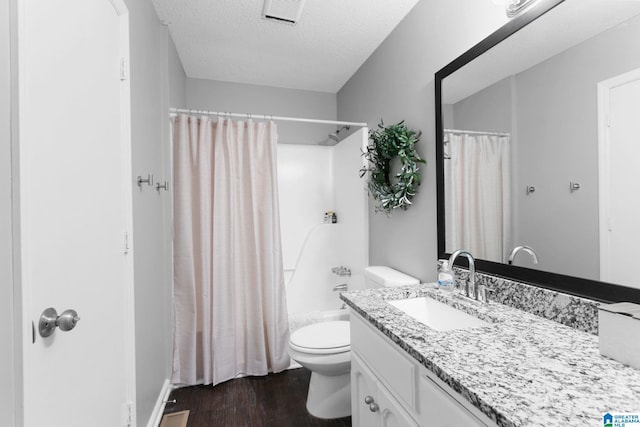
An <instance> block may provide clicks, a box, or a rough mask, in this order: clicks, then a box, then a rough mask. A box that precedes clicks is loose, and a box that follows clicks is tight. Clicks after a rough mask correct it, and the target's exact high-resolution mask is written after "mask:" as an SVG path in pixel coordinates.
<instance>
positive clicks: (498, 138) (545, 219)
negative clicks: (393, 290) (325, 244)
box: [435, 0, 640, 303]
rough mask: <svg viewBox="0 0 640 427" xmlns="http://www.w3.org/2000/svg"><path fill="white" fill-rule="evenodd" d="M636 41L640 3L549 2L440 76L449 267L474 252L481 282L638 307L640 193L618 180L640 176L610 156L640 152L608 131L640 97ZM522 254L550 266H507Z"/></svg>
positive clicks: (442, 214) (441, 243)
mask: <svg viewBox="0 0 640 427" xmlns="http://www.w3.org/2000/svg"><path fill="white" fill-rule="evenodd" d="M638 40H640V2H638V1H632V0H619V1H609V0H538V1H537V2H536V4H534V6H533V7H530V8H529V9H527V10H526V11H525V12H524V13H522V14H521V15H518V16H516V17H515V18H513V19H512V20H511V21H510V22H509V23H507V24H506V25H504V26H503V27H501V28H500V29H498V30H497V31H496V32H494V33H493V34H491V35H490V36H489V37H487V38H486V39H484V40H482V41H481V42H480V43H478V44H477V45H475V46H474V47H472V48H471V49H470V50H468V51H467V52H465V53H464V54H462V55H461V56H460V57H458V58H457V59H455V60H454V61H453V62H451V63H450V64H448V65H447V66H445V67H444V68H442V69H441V70H440V71H438V72H437V73H436V75H435V95H436V97H435V98H436V174H437V199H438V206H437V214H438V257H439V258H447V257H449V255H450V253H451V252H453V251H454V250H455V249H459V248H465V249H469V250H470V251H471V253H473V254H474V256H476V259H477V261H476V269H477V270H478V271H481V272H485V273H489V274H494V275H497V276H501V277H505V278H508V279H512V280H516V281H521V282H526V283H530V284H534V285H536V286H540V287H544V288H548V289H553V290H557V291H560V292H565V293H569V294H572V295H577V296H582V297H587V298H591V299H595V300H598V301H604V302H617V301H633V302H637V303H640V275H639V274H634V271H633V270H634V268H633V266H634V264H635V263H634V260H633V256H634V255H635V252H636V251H635V245H634V243H635V242H634V241H633V239H635V237H636V236H637V237H640V225H638V227H637V228H636V226H635V222H638V223H640V221H636V220H635V218H640V195H636V194H635V193H638V192H636V191H634V190H632V189H631V187H627V185H631V183H630V181H629V180H630V179H633V176H630V175H629V174H626V175H624V176H617V175H616V173H617V171H634V172H635V170H636V169H639V168H637V166H636V167H634V166H633V163H625V164H623V163H618V162H622V161H623V160H624V158H631V160H635V159H636V158H634V157H633V156H632V155H630V154H629V153H630V152H629V151H625V150H624V149H622V148H620V149H618V148H615V149H614V148H611V147H619V146H620V147H622V146H623V145H620V144H618V143H615V144H614V143H612V141H613V142H615V141H616V140H614V138H617V140H618V141H621V140H624V141H631V142H629V143H628V145H629V146H630V147H631V146H633V145H637V146H638V147H640V133H638V134H632V137H628V135H630V134H629V133H627V134H625V133H620V132H621V131H620V130H618V129H623V131H625V132H629V129H627V128H624V127H621V125H619V123H621V121H617V122H615V126H612V125H611V117H623V116H625V114H623V113H620V111H625V108H627V109H628V108H632V109H635V108H636V105H640V101H638V102H639V103H638V104H632V106H631V107H628V105H630V104H628V103H626V102H627V101H624V99H626V98H634V96H627V95H625V94H628V93H637V92H629V91H630V90H632V89H631V88H632V87H633V88H634V89H633V90H640V41H638ZM625 79H626V80H625ZM635 82H637V83H635ZM623 84H628V86H624V90H622V89H620V88H623ZM636 86H637V89H635V87H636ZM621 94H622V95H621ZM625 97H626V98H625ZM635 98H638V99H640V97H637V96H635ZM635 98H634V99H635ZM618 99H620V100H621V101H618ZM614 100H615V102H614ZM634 102H635V101H634ZM603 106H605V107H603ZM637 111H640V110H637ZM637 111H636V113H635V116H636V117H637V116H638V114H637ZM614 114H615V115H614ZM630 116H633V115H632V114H631V115H630ZM635 121H638V120H637V119H636V120H635ZM612 127H613V128H614V129H616V130H615V132H614V130H611V129H610V128H612ZM631 129H632V130H633V129H638V128H637V127H636V128H631ZM616 132H617V133H616ZM625 135H627V136H625ZM633 142H635V144H633ZM625 146H626V145H625ZM478 147H482V148H481V149H480V148H478ZM488 152H489V153H491V154H487V153H488ZM496 153H497V154H496ZM638 155H639V156H640V151H639V152H638ZM496 156H497V157H496ZM618 175H620V174H618ZM638 178H639V180H637V181H635V182H638V181H640V172H638ZM621 180H626V181H621ZM623 182H626V183H627V185H625V186H624V187H625V188H627V190H630V191H626V194H624V195H623V191H617V192H616V191H615V189H616V188H620V186H621V183H623ZM486 183H490V184H486ZM636 199H637V200H638V203H636V202H635V200H636ZM636 204H637V208H636V207H635V205H636ZM469 206H472V207H471V208H470V207H469ZM487 206H488V207H487ZM622 213H625V214H626V216H627V217H628V218H627V219H626V221H627V222H628V223H629V225H625V224H626V223H625V222H624V221H625V219H624V218H622ZM612 223H613V224H614V225H613V226H612V225H611V224H612ZM612 230H613V232H612ZM617 236H620V237H617ZM620 239H623V240H620ZM518 246H528V247H531V248H533V249H534V250H535V253H536V254H537V257H538V259H539V261H540V262H539V263H538V264H533V258H532V257H529V256H528V255H527V254H526V253H525V254H519V255H517V256H516V257H513V256H512V258H513V259H512V261H513V264H510V263H509V255H510V254H511V251H512V250H513V249H514V248H515V247H518ZM627 253H628V254H629V257H628V259H626V260H625V258H627V256H626V254H627ZM636 276H638V277H636Z"/></svg>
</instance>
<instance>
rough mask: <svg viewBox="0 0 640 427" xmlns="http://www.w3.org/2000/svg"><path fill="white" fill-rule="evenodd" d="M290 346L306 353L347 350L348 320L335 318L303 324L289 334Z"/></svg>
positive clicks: (349, 335) (348, 336) (348, 345)
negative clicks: (328, 320) (333, 319)
mask: <svg viewBox="0 0 640 427" xmlns="http://www.w3.org/2000/svg"><path fill="white" fill-rule="evenodd" d="M289 342H290V343H291V346H292V347H293V348H294V349H296V350H298V351H302V352H307V353H339V352H344V351H348V350H349V349H350V345H351V334H350V333H349V322H348V321H346V320H335V321H331V322H320V323H314V324H313V325H309V326H304V327H302V328H300V329H298V330H296V331H294V332H293V333H292V334H291V337H290V338H289Z"/></svg>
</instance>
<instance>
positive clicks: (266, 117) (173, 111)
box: [169, 108, 369, 127]
mask: <svg viewBox="0 0 640 427" xmlns="http://www.w3.org/2000/svg"><path fill="white" fill-rule="evenodd" d="M169 114H170V115H171V116H175V115H177V114H201V115H205V116H221V117H241V118H245V119H258V120H277V121H281V122H305V123H319V124H324V125H342V126H355V127H368V126H369V125H368V124H366V123H356V122H341V121H337V120H318V119H303V118H300V117H281V116H272V115H268V114H250V113H225V112H217V111H206V110H189V109H185V108H169Z"/></svg>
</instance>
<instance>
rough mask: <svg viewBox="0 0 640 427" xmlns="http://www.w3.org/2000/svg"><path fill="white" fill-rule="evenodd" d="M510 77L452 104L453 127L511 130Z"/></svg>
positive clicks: (491, 130)
mask: <svg viewBox="0 0 640 427" xmlns="http://www.w3.org/2000/svg"><path fill="white" fill-rule="evenodd" d="M511 104H512V103H511V78H509V77H508V78H506V79H502V80H500V81H499V82H497V83H494V84H492V85H491V86H489V87H488V88H485V89H483V90H481V91H479V92H477V93H474V94H473V95H471V96H469V97H468V98H465V99H463V100H461V101H458V102H456V103H455V104H454V105H453V127H454V128H455V129H462V130H476V131H484V132H507V133H510V132H511Z"/></svg>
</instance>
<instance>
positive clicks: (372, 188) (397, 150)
mask: <svg viewBox="0 0 640 427" xmlns="http://www.w3.org/2000/svg"><path fill="white" fill-rule="evenodd" d="M420 135H421V132H415V131H413V130H411V129H409V128H408V127H407V126H406V125H405V124H404V120H403V121H401V122H400V123H397V124H395V125H391V126H384V123H383V122H382V120H381V121H380V124H379V125H378V129H377V130H375V131H374V130H372V131H369V139H370V140H371V141H372V142H371V144H370V145H368V146H367V148H366V150H365V152H364V153H363V156H364V158H365V159H367V160H368V161H369V165H368V166H365V167H363V168H362V169H361V170H360V177H361V178H362V177H363V176H364V175H365V174H366V173H367V172H369V180H368V182H367V187H368V189H369V193H370V194H371V195H372V196H373V198H374V199H375V200H376V201H378V205H377V206H376V211H384V212H385V213H387V214H390V213H391V212H393V210H394V209H397V208H400V209H403V210H406V209H407V208H408V207H409V205H411V199H412V198H413V196H415V195H416V192H417V189H418V186H419V185H420V168H419V167H418V164H419V163H426V162H425V161H424V160H423V159H422V158H421V157H420V156H419V155H418V153H416V150H415V148H414V146H415V144H416V143H417V142H418V141H419V140H420ZM396 157H397V158H398V160H399V161H400V163H401V165H402V167H401V170H400V172H398V173H396V174H395V176H394V177H395V180H394V181H395V182H393V183H392V182H391V179H390V176H389V175H390V174H391V165H390V163H391V160H393V159H394V158H396Z"/></svg>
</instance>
